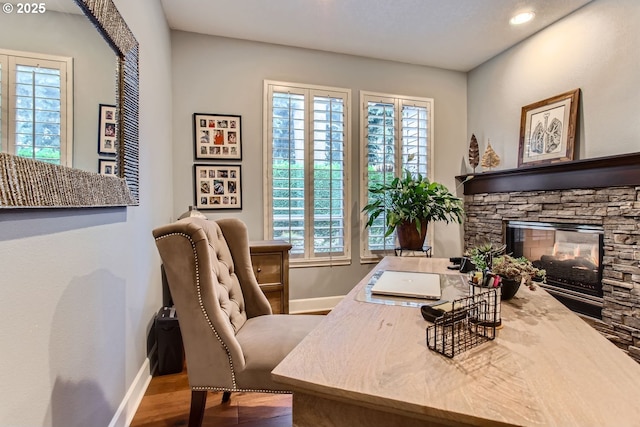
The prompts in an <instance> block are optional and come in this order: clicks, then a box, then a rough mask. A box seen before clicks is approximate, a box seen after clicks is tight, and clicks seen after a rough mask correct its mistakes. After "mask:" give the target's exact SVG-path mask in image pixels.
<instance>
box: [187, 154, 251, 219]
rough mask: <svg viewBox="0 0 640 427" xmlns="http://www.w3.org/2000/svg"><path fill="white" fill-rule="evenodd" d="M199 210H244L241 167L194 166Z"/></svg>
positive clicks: (196, 200) (196, 198)
mask: <svg viewBox="0 0 640 427" xmlns="http://www.w3.org/2000/svg"><path fill="white" fill-rule="evenodd" d="M193 173H194V190H195V205H196V208H197V209H202V210H205V209H242V186H241V185H240V183H241V180H240V177H241V176H240V175H241V167H240V165H198V164H196V165H193Z"/></svg>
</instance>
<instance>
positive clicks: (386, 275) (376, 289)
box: [371, 270, 441, 300]
mask: <svg viewBox="0 0 640 427" xmlns="http://www.w3.org/2000/svg"><path fill="white" fill-rule="evenodd" d="M371 293H372V294H378V295H390V296H398V297H411V298H422V299H434V300H437V299H440V296H441V290H440V275H439V274H436V273H416V272H412V271H392V270H385V271H384V272H382V274H381V275H380V277H379V278H378V280H377V281H376V283H375V284H374V285H373V287H372V288H371Z"/></svg>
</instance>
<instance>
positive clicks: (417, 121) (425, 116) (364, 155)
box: [360, 91, 433, 261]
mask: <svg viewBox="0 0 640 427" xmlns="http://www.w3.org/2000/svg"><path fill="white" fill-rule="evenodd" d="M360 100H361V106H362V111H361V114H360V131H361V133H360V135H361V146H360V153H361V165H360V167H361V170H362V171H363V176H362V181H361V186H360V195H361V197H360V206H365V205H366V204H368V203H369V202H370V199H369V197H370V195H369V191H368V189H369V188H370V187H372V186H375V185H379V184H382V183H389V182H390V181H392V180H393V179H394V178H395V177H397V176H400V175H401V174H402V172H403V171H404V170H405V169H408V170H409V171H411V173H412V174H418V173H419V174H421V175H422V176H427V177H429V179H432V167H431V158H432V146H433V143H432V139H433V100H432V99H429V98H413V97H401V96H395V95H384V94H377V93H372V92H364V91H362V92H360ZM385 221H386V218H385V217H384V215H381V216H380V217H378V218H377V219H376V221H375V222H374V224H373V225H372V226H371V227H369V228H366V229H365V224H366V222H367V217H366V215H364V214H363V215H362V218H361V221H360V224H361V230H360V231H361V236H362V238H361V243H360V248H361V249H360V257H361V260H363V261H370V260H378V259H379V257H380V256H381V255H384V254H385V253H386V252H387V251H391V250H393V249H394V248H395V247H396V244H395V237H394V236H393V235H391V236H388V237H386V238H385V237H384V233H385V230H386V226H385ZM428 238H430V236H429V237H428Z"/></svg>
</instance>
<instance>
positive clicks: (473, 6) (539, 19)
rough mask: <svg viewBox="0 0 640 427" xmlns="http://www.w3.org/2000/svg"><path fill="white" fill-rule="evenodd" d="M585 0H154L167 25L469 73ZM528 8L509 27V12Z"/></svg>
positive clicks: (510, 14)
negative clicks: (528, 13) (525, 17)
mask: <svg viewBox="0 0 640 427" xmlns="http://www.w3.org/2000/svg"><path fill="white" fill-rule="evenodd" d="M590 1H592V0H161V3H162V6H163V8H164V11H165V15H166V17H167V21H168V22H169V26H170V27H171V28H172V29H176V30H181V31H189V32H195V33H202V34H210V35H216V36H223V37H232V38H238V39H244V40H254V41H261V42H266V43H274V44H280V45H286V46H296V47H303V48H308V49H318V50H323V51H329V52H338V53H345V54H351V55H358V56H365V57H370V58H378V59H386V60H391V61H399V62H406V63H410V64H420V65H429V66H434V67H440V68H445V69H450V70H459V71H469V70H471V69H473V68H475V67H476V66H478V65H480V64H482V63H483V62H485V61H486V60H488V59H490V58H492V57H493V56H495V55H497V54H499V53H500V52H502V51H504V50H506V49H508V48H509V47H511V46H513V45H515V44H517V43H518V42H520V41H522V40H524V39H525V38H527V37H529V36H530V35H532V34H534V33H536V32H537V31H539V30H541V29H543V28H544V27H546V26H548V25H550V24H552V23H553V22H555V21H557V20H559V19H561V18H563V17H564V16H566V15H568V14H570V13H571V12H573V11H574V10H576V9H578V8H580V7H581V6H583V5H585V4H587V3H589V2H590ZM524 10H533V11H534V12H535V13H536V18H535V19H534V20H533V21H532V22H529V23H527V24H524V25H521V26H518V27H514V26H511V25H510V24H509V18H510V17H511V16H512V15H513V14H514V13H516V12H519V11H524Z"/></svg>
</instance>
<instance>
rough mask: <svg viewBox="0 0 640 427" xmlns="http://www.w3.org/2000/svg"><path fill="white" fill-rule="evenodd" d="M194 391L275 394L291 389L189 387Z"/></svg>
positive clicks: (289, 392)
mask: <svg viewBox="0 0 640 427" xmlns="http://www.w3.org/2000/svg"><path fill="white" fill-rule="evenodd" d="M191 390H194V391H229V392H235V393H242V392H247V393H276V394H291V393H293V392H292V391H287V390H261V389H254V388H228V387H207V386H194V387H191Z"/></svg>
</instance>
